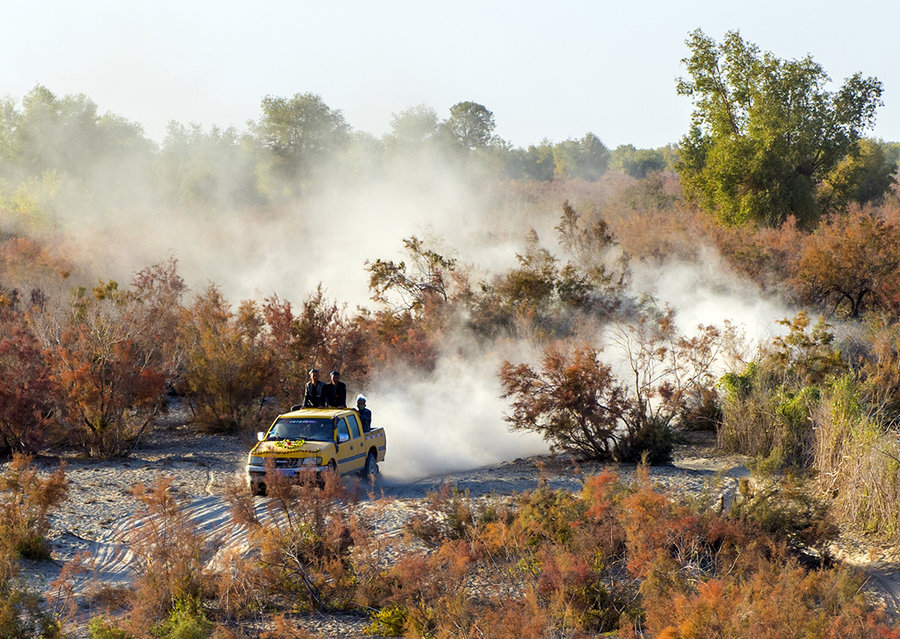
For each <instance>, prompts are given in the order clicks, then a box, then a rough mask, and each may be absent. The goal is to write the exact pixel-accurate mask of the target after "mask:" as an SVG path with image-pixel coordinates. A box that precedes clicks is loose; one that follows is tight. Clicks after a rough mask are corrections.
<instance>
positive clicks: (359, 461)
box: [337, 417, 366, 475]
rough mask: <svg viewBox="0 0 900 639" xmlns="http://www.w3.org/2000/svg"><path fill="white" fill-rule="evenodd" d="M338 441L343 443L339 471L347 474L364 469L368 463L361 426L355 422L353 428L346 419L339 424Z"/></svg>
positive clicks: (339, 452) (339, 456)
mask: <svg viewBox="0 0 900 639" xmlns="http://www.w3.org/2000/svg"><path fill="white" fill-rule="evenodd" d="M337 435H338V441H339V442H341V443H340V446H339V449H338V454H337V463H338V471H340V473H341V474H342V475H343V474H346V473H351V472H354V471H357V470H360V469H362V467H363V465H364V464H365V463H366V451H365V441H364V440H362V439H360V436H359V425H358V424H357V423H356V422H355V421H354V422H353V423H352V427H351V425H350V424H348V420H347V418H346V417H341V418H340V419H339V420H338V422H337Z"/></svg>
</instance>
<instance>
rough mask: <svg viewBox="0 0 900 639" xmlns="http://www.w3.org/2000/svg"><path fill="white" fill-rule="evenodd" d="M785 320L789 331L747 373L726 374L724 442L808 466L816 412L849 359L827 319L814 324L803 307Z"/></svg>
mask: <svg viewBox="0 0 900 639" xmlns="http://www.w3.org/2000/svg"><path fill="white" fill-rule="evenodd" d="M779 323H780V324H782V325H783V326H785V327H787V329H788V333H787V334H786V335H784V336H779V337H776V338H774V339H773V340H772V342H771V343H770V344H769V345H767V346H765V347H764V348H763V349H761V351H760V353H759V355H758V357H757V359H756V360H755V361H753V362H750V363H749V364H748V365H747V366H746V368H745V369H744V371H743V372H741V373H735V372H732V373H727V374H726V375H724V376H723V377H722V378H721V380H720V386H721V387H722V388H723V389H724V390H725V399H724V401H723V408H722V411H723V420H722V425H721V427H720V429H719V433H718V442H719V445H720V446H721V447H722V448H723V449H725V450H730V451H735V452H740V453H744V454H748V455H754V456H758V457H760V458H763V459H766V460H768V461H767V462H766V465H767V466H768V467H770V468H772V469H778V468H780V467H782V466H796V467H808V466H810V465H811V464H812V463H813V455H814V450H813V448H814V446H813V443H814V440H815V433H814V427H813V423H812V421H811V419H810V413H811V411H812V410H813V408H814V407H815V406H816V405H817V403H818V402H819V398H820V396H821V393H822V389H823V388H826V387H828V386H829V385H830V384H832V383H833V380H834V379H835V378H836V376H838V375H840V374H841V373H843V372H844V370H846V363H845V362H844V359H843V357H842V356H841V352H840V351H839V350H837V349H836V348H835V346H834V344H833V342H834V334H833V333H832V332H831V331H830V330H829V329H830V326H829V325H828V324H826V323H825V322H824V321H822V320H819V322H818V323H817V324H816V325H815V326H813V327H812V328H809V325H810V320H809V317H808V316H807V315H806V313H805V312H800V313H799V314H798V315H797V316H796V317H794V318H793V319H792V320H781V321H780V322H779Z"/></svg>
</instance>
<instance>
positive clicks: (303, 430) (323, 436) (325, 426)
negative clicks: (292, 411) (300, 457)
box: [266, 417, 334, 442]
mask: <svg viewBox="0 0 900 639" xmlns="http://www.w3.org/2000/svg"><path fill="white" fill-rule="evenodd" d="M333 438H334V423H333V422H332V421H331V419H328V418H320V419H311V418H308V417H307V418H298V417H282V418H280V419H279V420H277V421H276V422H275V425H274V426H273V427H272V430H270V431H269V436H268V437H266V439H295V440H296V439H307V440H312V441H318V442H330V441H331V440H332V439H333Z"/></svg>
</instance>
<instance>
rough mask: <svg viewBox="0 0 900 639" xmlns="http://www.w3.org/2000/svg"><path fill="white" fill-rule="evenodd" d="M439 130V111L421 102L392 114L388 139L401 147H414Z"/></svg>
mask: <svg viewBox="0 0 900 639" xmlns="http://www.w3.org/2000/svg"><path fill="white" fill-rule="evenodd" d="M437 131H438V117H437V113H436V112H435V110H434V109H432V108H431V107H430V106H427V105H425V104H420V105H418V106H414V107H410V108H408V109H406V110H405V111H401V112H400V113H392V114H391V132H390V133H389V134H388V136H387V139H388V142H389V143H390V144H394V145H396V146H399V147H413V146H417V145H421V144H423V143H424V142H425V141H427V140H430V139H431V138H433V137H434V136H435V135H436V134H437Z"/></svg>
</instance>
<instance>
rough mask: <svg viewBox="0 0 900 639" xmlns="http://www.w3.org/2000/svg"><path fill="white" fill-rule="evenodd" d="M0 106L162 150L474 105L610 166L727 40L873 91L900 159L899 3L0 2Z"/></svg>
mask: <svg viewBox="0 0 900 639" xmlns="http://www.w3.org/2000/svg"><path fill="white" fill-rule="evenodd" d="M3 5H4V6H3V11H2V22H0V60H2V63H0V95H2V96H6V97H12V98H14V99H16V100H17V101H20V100H21V98H22V96H24V95H25V94H26V93H27V92H28V91H30V90H31V89H32V88H33V87H34V86H35V85H36V84H43V85H45V86H46V87H48V88H49V89H50V90H51V91H53V92H54V93H56V94H57V95H65V94H69V93H84V94H86V95H87V96H88V97H89V98H91V99H92V100H94V102H96V103H97V105H98V108H99V111H100V112H101V113H105V112H112V113H115V114H117V115H120V116H122V117H125V118H127V119H129V120H133V121H136V122H139V123H140V124H142V125H143V126H144V129H145V131H146V133H147V134H148V135H149V136H150V137H152V138H153V139H155V140H157V141H160V140H161V139H162V136H163V135H164V132H165V128H166V124H167V122H168V121H170V120H175V121H178V122H181V123H185V124H186V123H190V122H196V123H200V124H202V125H203V126H204V127H207V128H208V127H210V126H212V125H218V126H220V127H225V126H234V127H236V128H238V129H241V130H243V129H245V128H246V124H247V121H248V120H251V119H257V118H258V117H259V104H260V101H261V100H262V98H263V97H264V96H266V95H276V96H291V95H293V94H295V93H305V92H312V93H316V94H319V95H320V96H322V98H323V100H324V101H325V102H326V103H327V104H328V105H329V106H330V107H332V108H335V109H340V110H341V111H343V113H344V116H345V117H346V119H347V121H348V123H349V124H350V125H351V126H352V127H353V128H354V129H356V130H362V131H367V132H369V133H372V134H373V135H376V136H381V135H382V134H383V133H385V132H386V131H388V130H389V123H390V117H391V113H396V112H399V111H402V110H404V109H406V108H408V107H411V106H415V105H418V104H427V105H428V106H431V107H433V108H434V109H435V110H436V111H437V113H438V116H439V117H440V118H446V117H447V116H448V115H449V107H450V106H451V105H453V104H455V103H457V102H460V101H463V100H472V101H475V102H479V103H481V104H483V105H485V106H486V107H487V108H488V109H490V110H491V111H493V113H494V117H495V119H496V122H497V131H496V132H497V134H499V135H500V136H501V137H502V138H504V139H506V140H508V141H509V142H511V143H512V144H513V145H515V146H527V145H528V144H534V143H537V142H539V141H540V140H541V139H542V138H548V139H549V140H551V141H553V142H558V141H561V140H565V139H569V138H579V137H581V136H583V135H584V134H585V133H587V132H588V131H591V132H593V133H595V134H596V135H598V136H599V137H600V139H601V140H603V142H604V143H605V144H606V145H607V146H608V147H610V148H614V147H616V146H617V145H619V144H627V143H630V144H634V145H635V146H637V147H658V146H662V145H664V144H667V143H670V142H677V141H678V139H679V138H680V137H681V136H682V135H683V134H684V133H685V132H686V130H687V128H688V126H689V116H690V111H691V107H690V103H689V101H688V100H687V99H686V98H683V97H679V96H677V95H676V94H675V79H676V77H678V76H679V75H683V74H684V69H683V67H682V65H681V63H680V61H681V59H682V58H684V57H685V56H686V55H687V48H686V46H685V44H684V41H685V39H686V38H687V35H688V33H689V32H690V31H691V30H693V29H695V28H697V27H699V28H702V29H703V30H704V31H705V32H706V33H707V34H708V35H710V36H712V37H713V38H715V39H716V40H721V39H722V37H723V36H724V34H725V32H726V31H728V30H730V29H740V31H741V34H742V35H743V37H744V38H745V39H747V40H749V41H751V42H754V43H756V44H757V45H759V46H760V48H762V49H763V50H768V51H772V52H773V53H774V54H775V55H777V56H778V57H781V58H798V57H802V56H804V55H806V54H807V53H809V54H811V55H812V56H813V58H815V60H816V61H817V62H819V63H820V64H821V65H822V66H823V67H824V68H825V70H826V71H827V72H828V73H829V75H830V76H831V77H832V79H833V80H835V81H837V82H840V81H841V80H843V79H844V78H845V77H847V76H849V75H851V74H852V73H854V72H856V71H861V72H863V74H865V75H874V76H876V77H878V78H879V79H880V80H881V81H882V82H883V84H884V89H885V91H884V96H883V99H884V102H885V105H884V106H883V107H882V108H881V109H880V110H879V111H878V119H877V124H876V128H875V130H874V131H872V132H870V135H873V136H874V137H879V138H882V139H884V140H886V141H900V37H898V29H900V2H896V1H895V0H881V1H873V0H854V1H853V2H850V1H849V0H846V1H844V2H838V1H836V0H818V1H815V2H813V1H808V2H807V1H798V0H782V1H773V0H761V1H755V2H728V1H727V0H658V1H647V0H643V1H642V0H619V1H618V2H603V1H593V2H592V1H586V0H585V1H572V0H545V1H543V2H534V1H531V0H528V1H522V0H520V1H518V2H513V1H509V2H507V1H504V2H496V1H495V2H491V1H489V0H482V1H477V2H476V1H470V0H455V1H449V2H448V1H446V0H444V1H442V2H431V1H428V0H409V1H400V0H377V1H376V0H358V1H352V2H351V1H344V2H342V1H339V0H333V1H330V2H329V1H323V0H317V1H315V2H309V1H305V0H295V1H293V2H291V1H279V2H275V1H269V2H266V1H258V2H252V3H251V2H238V1H236V0H217V1H214V2H213V1H207V2H200V1H190V0H178V1H170V0H154V1H152V2H151V1H140V2H139V1H132V2H123V1H122V0H115V1H109V0H93V1H91V0H83V1H81V2H72V1H71V0H54V1H42V0H30V1H29V0H6V1H5V2H3Z"/></svg>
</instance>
